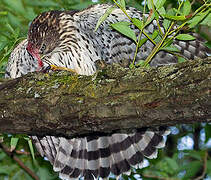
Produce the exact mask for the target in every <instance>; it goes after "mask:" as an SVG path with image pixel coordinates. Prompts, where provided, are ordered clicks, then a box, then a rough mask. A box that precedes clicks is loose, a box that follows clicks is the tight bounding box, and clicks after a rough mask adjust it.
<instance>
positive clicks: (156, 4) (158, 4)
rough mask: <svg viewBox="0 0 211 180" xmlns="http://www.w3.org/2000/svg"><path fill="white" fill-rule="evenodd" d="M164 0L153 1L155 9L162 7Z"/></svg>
mask: <svg viewBox="0 0 211 180" xmlns="http://www.w3.org/2000/svg"><path fill="white" fill-rule="evenodd" d="M165 2H166V0H157V1H156V3H155V7H156V8H157V9H159V8H161V7H163V5H164V4H165Z"/></svg>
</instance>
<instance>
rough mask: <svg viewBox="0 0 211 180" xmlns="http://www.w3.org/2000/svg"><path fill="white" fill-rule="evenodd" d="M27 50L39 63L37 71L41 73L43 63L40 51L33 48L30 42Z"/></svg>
mask: <svg viewBox="0 0 211 180" xmlns="http://www.w3.org/2000/svg"><path fill="white" fill-rule="evenodd" d="M26 50H27V51H28V52H29V53H30V54H31V55H32V56H33V57H34V58H35V59H36V60H37V61H38V68H37V71H40V70H41V69H42V67H43V62H42V60H41V58H40V55H39V51H38V49H37V48H33V47H32V44H31V43H30V42H28V44H27V47H26Z"/></svg>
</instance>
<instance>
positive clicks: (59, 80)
mask: <svg viewBox="0 0 211 180" xmlns="http://www.w3.org/2000/svg"><path fill="white" fill-rule="evenodd" d="M210 91H211V58H208V59H204V60H196V61H187V62H184V63H180V64H177V65H173V66H165V67H159V68H148V69H146V68H145V69H143V68H137V69H132V70H129V69H125V68H123V67H121V66H119V65H108V66H106V67H105V69H102V70H100V71H99V72H98V73H97V75H94V76H78V75H72V74H70V73H69V72H57V73H52V74H43V73H32V74H28V75H26V76H24V77H21V78H17V79H13V80H0V132H2V133H14V134H17V133H22V134H36V135H62V136H68V137H75V136H83V135H86V134H89V133H93V132H94V133H111V132H125V131H131V130H132V129H134V128H141V127H146V126H147V127H152V126H161V125H167V126H169V125H176V124H183V123H194V122H210V121H211V98H210Z"/></svg>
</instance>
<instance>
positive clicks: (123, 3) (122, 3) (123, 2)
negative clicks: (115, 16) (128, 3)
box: [118, 0, 125, 9]
mask: <svg viewBox="0 0 211 180" xmlns="http://www.w3.org/2000/svg"><path fill="white" fill-rule="evenodd" d="M118 2H119V4H120V6H121V7H122V8H123V9H125V0H118Z"/></svg>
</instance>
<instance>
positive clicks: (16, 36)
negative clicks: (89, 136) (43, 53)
mask: <svg viewBox="0 0 211 180" xmlns="http://www.w3.org/2000/svg"><path fill="white" fill-rule="evenodd" d="M98 2H100V3H107V2H110V3H112V2H113V1H112V0H100V1H98ZM114 2H115V3H116V4H117V5H118V6H119V7H120V8H121V9H122V10H123V11H124V10H125V4H127V5H129V6H134V7H136V8H138V9H141V10H142V11H145V12H146V11H147V8H148V10H149V9H151V10H152V12H153V13H151V14H150V18H148V19H143V20H141V21H140V20H138V19H131V22H132V23H133V24H134V25H135V26H136V27H137V28H139V29H140V31H141V33H145V32H144V27H145V26H146V25H147V24H148V23H150V22H151V21H152V19H156V20H157V21H158V14H160V15H162V17H163V18H164V19H165V20H164V22H163V25H164V27H165V30H166V32H167V33H168V34H165V35H164V36H163V35H162V32H161V31H160V28H158V30H157V31H155V32H154V33H153V34H152V35H147V36H146V37H147V38H145V39H140V38H137V37H136V35H135V34H134V32H133V31H132V30H131V29H130V24H128V23H127V22H120V23H116V24H113V25H112V27H113V28H114V29H116V30H118V31H120V32H121V33H122V34H124V35H126V36H128V37H129V38H131V39H133V40H134V41H135V42H136V44H137V50H138V48H139V47H140V46H141V45H143V44H144V43H145V42H146V40H147V39H148V38H150V39H152V41H155V43H157V44H160V46H159V47H158V49H156V50H155V51H156V52H157V51H158V50H160V49H165V50H168V51H177V50H176V49H175V48H174V47H172V46H171V43H168V42H171V39H172V37H173V38H177V39H181V40H185V39H192V38H193V37H192V36H188V35H186V34H179V35H177V34H176V33H175V34H174V35H173V36H169V35H170V34H173V33H174V32H177V30H180V29H181V28H182V27H183V26H184V25H188V26H189V27H190V28H193V27H195V26H196V25H197V29H199V26H198V24H199V23H201V24H202V25H208V26H211V24H210V22H211V14H210V5H209V6H207V4H208V3H210V2H206V3H205V4H206V5H202V4H201V3H200V1H199V2H196V3H194V4H191V3H190V2H189V1H188V0H186V1H180V3H179V4H178V3H177V0H166V1H165V0H161V1H159V0H154V4H153V3H152V2H153V1H150V0H149V1H148V7H147V6H146V5H145V6H142V4H144V3H143V1H142V0H134V1H129V0H128V1H124V0H119V1H114ZM164 3H165V7H172V8H173V10H171V9H172V8H164V7H163V5H164ZM91 4H93V2H92V1H91V0H80V1H78V0H71V1H70V0H64V1H61V0H33V1H28V0H17V1H14V0H1V3H0V26H1V28H0V77H3V75H4V71H5V66H6V63H7V60H8V57H9V54H10V53H11V51H12V49H13V48H14V46H15V45H16V44H17V43H18V42H20V40H21V39H23V38H26V34H27V29H28V25H29V24H30V22H31V21H32V20H33V18H35V17H36V16H37V15H38V14H40V13H41V12H43V11H47V10H51V9H58V10H64V9H68V10H70V9H83V8H85V7H87V6H88V5H91ZM167 5H168V6H167ZM205 6H206V7H208V8H206V7H205ZM196 12H197V13H196ZM108 14H109V13H108ZM108 14H107V15H108ZM190 14H192V15H191V16H189V15H190ZM105 16H106V15H105ZM126 16H127V14H126ZM105 18H106V17H104V18H102V19H101V21H103V19H105ZM128 18H129V17H128ZM175 21H179V27H178V28H177V30H173V31H174V32H172V29H171V25H172V22H175ZM123 29H124V31H123ZM145 35H146V34H145ZM139 37H140V36H139ZM158 37H159V38H158ZM205 38H207V39H208V40H210V39H209V35H205ZM161 41H162V43H160V42H161ZM152 57H153V54H152V55H151V56H149V58H148V61H150V60H151V58H152ZM180 61H183V59H180ZM137 65H141V66H142V65H144V66H146V63H145V62H144V61H143V60H140V62H139V64H137ZM195 126H196V127H192V126H181V127H177V128H175V129H176V131H177V132H176V133H174V135H171V136H170V137H169V138H168V141H167V146H168V144H170V146H169V147H170V148H168V147H167V148H166V149H165V151H164V150H163V151H160V153H159V158H157V159H154V160H150V161H149V163H150V166H148V167H146V168H143V169H139V168H138V169H133V171H132V174H131V175H130V176H126V175H124V176H123V179H138V178H139V177H142V179H146V180H148V179H172V180H173V179H184V180H185V179H194V178H195V177H199V176H200V175H201V174H203V173H204V172H205V175H204V176H206V177H207V178H208V177H211V159H210V155H209V149H208V148H209V147H210V146H209V144H210V143H209V142H210V141H209V140H210V135H211V134H210V133H211V125H209V124H206V125H195ZM197 129H199V132H198V131H196V130H197ZM2 137H4V143H5V144H6V145H7V146H8V147H10V148H11V150H13V151H14V154H15V155H16V156H17V157H18V158H19V159H20V160H21V161H22V162H23V163H24V164H25V165H26V166H27V167H29V168H31V169H33V171H34V173H36V174H37V175H38V176H39V177H40V179H43V180H44V179H49V180H50V179H52V180H54V179H55V180H56V179H58V175H57V174H56V173H54V172H53V170H52V166H51V165H50V163H49V162H48V161H46V160H44V159H43V158H41V157H39V156H38V155H37V152H36V151H35V152H33V151H34V150H33V148H32V145H31V142H30V140H29V139H28V138H27V137H25V136H13V137H12V138H11V136H10V135H3V136H0V141H1V138H2ZM195 137H199V138H195ZM183 138H188V139H191V140H192V141H194V143H195V144H198V147H197V146H196V147H195V145H194V146H193V147H192V146H191V147H190V146H187V147H186V149H181V148H179V145H181V144H184V142H183V140H182V139H183ZM170 141H172V142H170ZM207 143H209V144H208V145H207ZM177 146H178V147H177ZM207 149H208V150H207ZM20 152H22V153H20ZM27 152H31V154H32V156H31V155H29V154H28V153H27ZM33 156H35V160H33V159H34V158H33ZM1 179H2V180H3V179H9V180H14V179H16V180H19V179H32V178H31V177H30V176H29V175H28V174H27V173H26V172H25V171H24V170H23V169H22V168H20V166H19V165H18V164H17V163H16V162H15V161H14V160H13V159H12V158H10V157H9V156H8V155H7V154H6V153H5V152H4V151H3V150H2V149H1V148H0V180H1ZM110 179H112V177H111V178H110Z"/></svg>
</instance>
